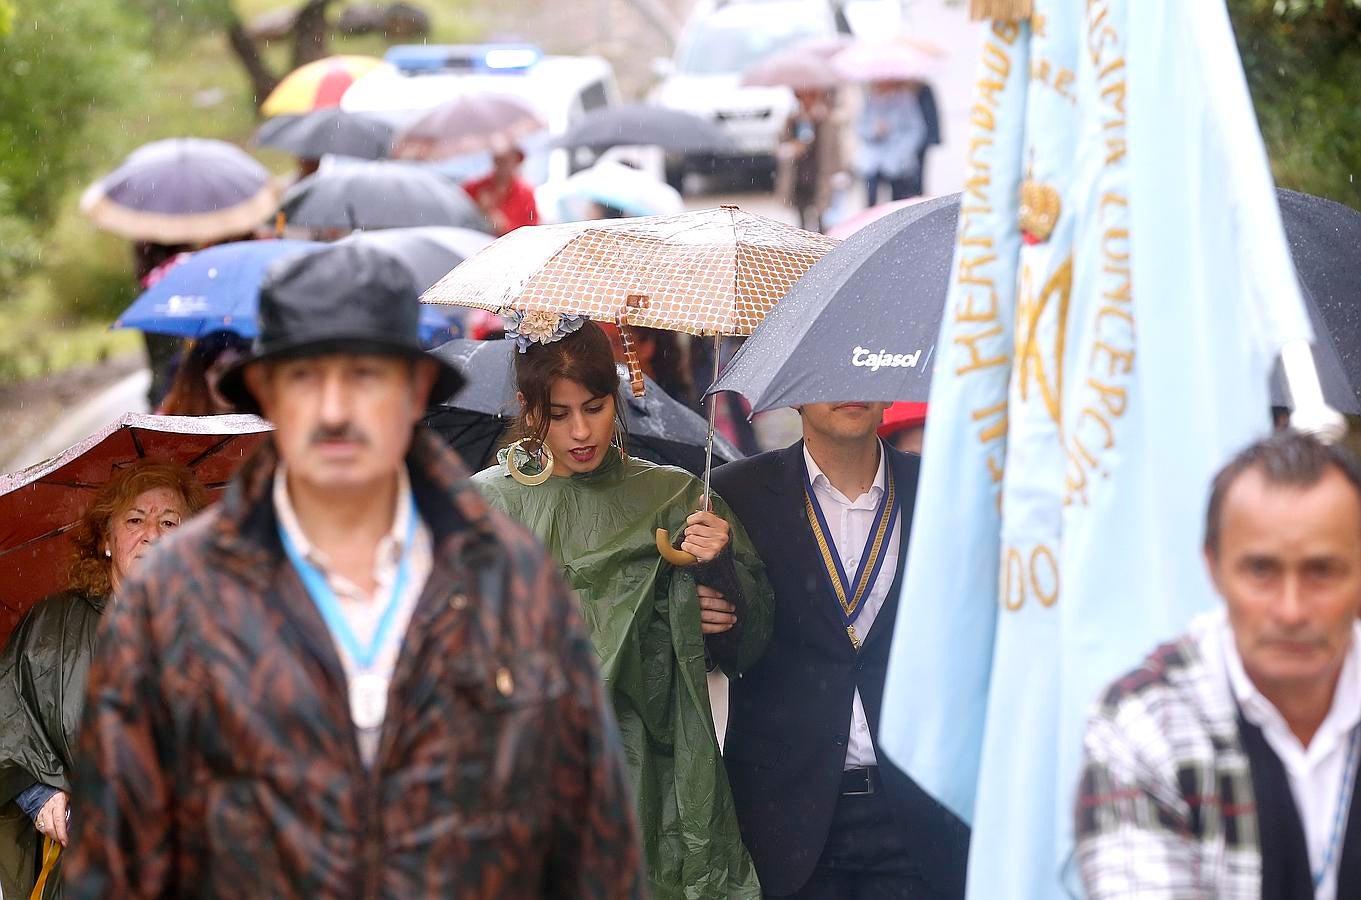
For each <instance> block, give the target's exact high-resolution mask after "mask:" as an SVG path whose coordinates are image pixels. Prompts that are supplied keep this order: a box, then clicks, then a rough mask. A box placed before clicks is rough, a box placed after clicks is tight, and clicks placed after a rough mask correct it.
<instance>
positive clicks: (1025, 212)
mask: <svg viewBox="0 0 1361 900" xmlns="http://www.w3.org/2000/svg"><path fill="white" fill-rule="evenodd" d="M1061 208H1062V203H1061V202H1060V200H1059V192H1058V191H1057V190H1055V189H1054V188H1052V187H1050V186H1049V185H1047V184H1041V183H1040V182H1038V181H1034V180H1032V179H1030V178H1027V179H1026V180H1025V181H1023V182H1021V211H1020V215H1019V216H1018V219H1019V222H1020V226H1021V231H1022V232H1024V234H1025V236H1026V240H1027V241H1028V242H1029V243H1032V244H1038V243H1042V242H1044V241H1047V240H1049V235H1051V234H1053V233H1054V226H1055V225H1057V224H1058V221H1059V212H1060V209H1061Z"/></svg>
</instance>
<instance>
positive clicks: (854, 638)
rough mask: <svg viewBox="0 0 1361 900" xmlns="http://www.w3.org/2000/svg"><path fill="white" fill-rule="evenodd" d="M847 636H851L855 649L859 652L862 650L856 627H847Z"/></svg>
mask: <svg viewBox="0 0 1361 900" xmlns="http://www.w3.org/2000/svg"><path fill="white" fill-rule="evenodd" d="M846 634H847V636H849V637H850V639H851V646H852V647H854V648H855V649H856V650H857V651H858V650H859V649H860V635H858V634H856V633H855V626H854V625H847V626H846Z"/></svg>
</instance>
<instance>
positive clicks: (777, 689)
mask: <svg viewBox="0 0 1361 900" xmlns="http://www.w3.org/2000/svg"><path fill="white" fill-rule="evenodd" d="M887 452H888V454H889V456H888V458H889V463H890V465H891V466H892V470H893V477H894V480H895V483H896V484H897V487H898V491H899V493H900V494H901V495H902V497H903V513H902V519H901V522H902V527H903V534H904V536H906V535H907V534H909V532H910V528H911V523H912V504H913V499H914V497H915V495H916V491H917V473H918V466H919V464H920V458H919V457H917V456H915V455H911V454H907V453H901V452H899V451H897V450H893V449H891V448H890V449H888V450H887ZM803 477H804V462H803V443H802V442H799V443H797V444H795V445H794V446H792V447H788V448H786V449H784V450H776V451H772V452H770V453H762V454H761V455H759V456H754V457H751V458H749V459H744V460H740V461H738V462H732V463H728V464H727V465H724V466H721V467H720V468H718V469H716V470H715V471H714V489H715V491H717V492H718V494H719V495H720V496H722V497H723V499H724V500H726V501H727V502H728V505H729V506H730V507H731V508H732V510H733V512H734V513H735V514H736V515H737V518H738V519H739V520H740V521H741V522H742V524H743V526H744V527H745V528H746V529H747V532H748V533H749V534H750V535H751V539H752V541H753V542H754V543H755V545H756V551H757V552H758V553H759V554H760V555H761V559H762V560H763V561H764V562H765V564H766V572H767V574H768V575H769V576H770V580H771V583H772V584H773V585H774V587H775V630H774V635H773V636H772V637H771V640H770V643H769V645H768V646H767V647H766V651H765V655H764V656H763V657H762V658H761V660H760V661H759V662H757V664H756V665H755V666H754V667H752V668H751V669H749V670H748V671H747V672H746V673H745V674H744V675H742V676H741V677H740V678H737V679H734V680H733V681H732V682H731V684H730V688H729V715H728V736H727V740H726V745H725V746H726V749H725V752H724V759H725V761H726V763H727V769H728V780H729V782H730V784H731V785H732V793H733V799H734V800H735V802H736V804H737V818H738V822H739V823H740V825H741V828H742V838H743V840H744V841H745V842H746V845H747V849H748V850H749V851H750V852H751V856H752V859H753V860H754V861H755V863H756V871H757V873H758V874H759V875H760V878H761V886H762V888H763V889H764V890H765V891H767V892H768V893H771V894H777V895H779V894H790V893H793V892H794V891H797V890H798V889H799V888H800V887H802V886H803V885H804V883H805V882H807V880H808V878H809V877H810V876H811V875H812V873H813V869H814V867H815V866H816V864H817V861H818V857H819V855H820V854H821V852H822V848H823V846H824V844H825V843H826V841H827V834H828V832H829V830H830V828H831V821H832V812H833V809H834V808H835V806H836V803H837V798H838V796H839V794H840V789H841V772H842V769H843V767H844V764H845V758H846V745H847V742H848V738H849V734H850V724H851V706H852V702H853V698H854V696H855V690H856V688H859V690H860V699H861V701H862V702H863V703H864V706H865V715H866V717H867V718H868V719H869V725H870V730H871V732H873V733H874V734H875V735H876V737H875V756H876V757H877V759H878V762H879V770H880V775H881V777H882V780H883V783H884V791H885V794H886V796H887V797H888V799H889V801H890V802H891V804H892V806H893V809H894V813H895V816H896V817H897V819H898V822H899V824H900V825H901V827H902V828H903V829H904V832H905V837H906V839H907V841H908V843H909V844H910V846H912V847H913V848H914V857H915V858H914V859H913V860H912V861H913V862H914V863H915V865H916V866H918V867H919V869H920V871H921V874H922V877H923V878H924V879H925V880H926V881H928V882H929V883H930V884H932V885H933V886H934V887H935V889H936V890H938V891H939V892H941V893H942V894H944V895H946V896H961V897H962V896H963V894H964V869H965V861H966V858H967V855H968V841H969V838H968V829H967V828H966V827H965V826H964V825H963V823H962V822H960V821H959V819H957V818H955V817H954V816H953V815H951V814H950V813H949V812H948V811H947V810H946V809H945V808H944V807H943V806H941V805H940V804H938V803H937V802H936V801H934V800H933V799H931V798H930V797H929V796H928V795H927V794H926V793H925V792H923V791H922V790H921V788H919V787H918V786H917V785H916V783H915V782H913V781H912V779H910V778H908V777H907V775H905V774H904V773H903V772H902V771H901V770H899V769H897V768H895V767H894V766H893V764H892V763H890V762H889V761H888V759H887V757H885V755H884V754H883V752H882V751H881V750H879V748H878V738H877V734H878V730H879V709H880V706H881V705H882V703H883V696H884V674H885V671H886V669H887V666H888V651H889V644H890V642H891V638H892V635H893V626H894V622H895V621H896V619H897V613H898V590H899V587H900V585H901V581H902V572H903V566H904V563H905V561H906V558H907V543H908V542H907V541H906V540H901V541H899V544H900V554H899V558H898V560H897V564H898V565H897V573H896V576H895V582H894V585H893V588H892V589H891V590H890V591H889V595H888V597H887V598H886V599H885V600H884V605H883V607H882V608H881V610H880V612H879V614H878V616H877V617H876V618H875V620H874V627H873V628H871V629H870V632H869V634H868V636H866V638H865V641H864V645H863V646H862V647H861V649H860V651H859V653H857V652H856V651H855V649H854V648H853V647H852V646H851V643H850V640H849V639H848V638H847V636H846V631H845V626H844V625H843V624H842V621H841V618H840V614H839V613H838V611H837V606H836V600H835V599H834V598H833V597H832V595H831V594H830V592H829V590H828V589H827V587H826V582H825V580H824V576H823V575H822V573H821V572H819V570H818V568H817V567H818V552H817V548H816V546H815V544H814V542H813V533H812V529H811V528H810V527H809V525H808V519H807V517H806V515H805V514H804V510H803ZM918 849H919V851H920V852H916V851H917V850H918Z"/></svg>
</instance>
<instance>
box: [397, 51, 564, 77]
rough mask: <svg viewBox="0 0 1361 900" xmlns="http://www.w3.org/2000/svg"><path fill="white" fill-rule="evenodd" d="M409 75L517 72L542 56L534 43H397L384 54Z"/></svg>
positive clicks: (520, 71)
mask: <svg viewBox="0 0 1361 900" xmlns="http://www.w3.org/2000/svg"><path fill="white" fill-rule="evenodd" d="M383 58H384V59H386V60H387V61H388V62H389V63H391V64H392V65H394V66H396V67H397V69H398V70H399V71H401V72H404V73H406V74H408V75H424V74H432V73H435V72H446V73H447V72H463V73H467V74H496V73H500V74H509V75H514V74H519V73H522V72H525V71H527V70H529V69H531V68H533V67H534V65H535V64H536V63H538V62H539V60H541V59H543V51H542V50H540V49H539V48H538V47H536V46H534V45H533V44H398V45H396V46H394V47H389V48H388V51H387V53H386V54H385V55H384V57H383Z"/></svg>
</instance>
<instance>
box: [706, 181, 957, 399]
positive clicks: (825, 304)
mask: <svg viewBox="0 0 1361 900" xmlns="http://www.w3.org/2000/svg"><path fill="white" fill-rule="evenodd" d="M958 213H959V194H950V195H948V196H945V197H937V198H936V199H934V200H927V201H924V202H922V203H917V204H914V205H912V206H908V207H905V208H903V209H900V210H897V211H896V212H892V213H890V214H888V215H887V216H884V217H883V218H882V219H879V220H878V221H877V222H873V223H871V224H870V225H867V226H866V227H865V228H863V229H861V230H860V231H857V232H856V233H855V234H853V235H851V236H850V237H849V238H847V239H846V240H845V241H844V242H843V243H842V244H841V245H840V246H838V247H836V248H834V249H833V250H832V251H831V252H830V253H828V254H827V255H826V256H824V257H823V258H822V259H820V260H819V261H818V262H817V263H816V264H814V266H813V267H812V268H811V269H809V270H808V273H807V274H806V275H804V276H803V278H801V279H800V280H799V281H798V282H796V283H795V284H794V287H793V288H792V289H791V290H790V291H789V293H788V294H786V295H785V297H784V299H783V300H781V301H780V302H779V303H777V304H775V308H774V309H772V310H771V311H770V312H769V313H767V314H766V318H765V320H764V321H763V322H762V323H761V324H760V325H759V326H758V327H757V329H756V333H755V334H753V335H752V336H751V337H749V338H748V339H747V342H746V344H745V345H744V346H743V347H742V349H741V350H739V351H738V353H737V355H736V356H735V357H733V360H732V362H730V363H729V364H728V366H727V368H726V369H725V370H724V372H723V374H722V376H721V377H720V378H719V379H718V381H716V382H715V383H714V385H713V387H711V388H709V393H713V392H716V391H736V392H738V393H740V394H741V395H742V396H744V397H746V398H747V400H748V401H749V402H750V403H751V405H752V408H753V410H755V411H757V412H759V411H761V410H766V409H776V408H778V407H782V406H795V405H797V404H801V403H822V402H835V401H838V400H885V401H889V400H909V401H918V402H922V401H925V400H926V399H927V395H928V393H929V391H930V386H931V357H932V356H933V355H934V353H935V345H936V335H937V333H938V332H939V331H940V319H941V314H942V311H943V310H944V307H945V292H946V289H947V287H948V286H949V281H950V262H951V259H952V257H953V255H954V248H955V221H956V218H957V216H958Z"/></svg>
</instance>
